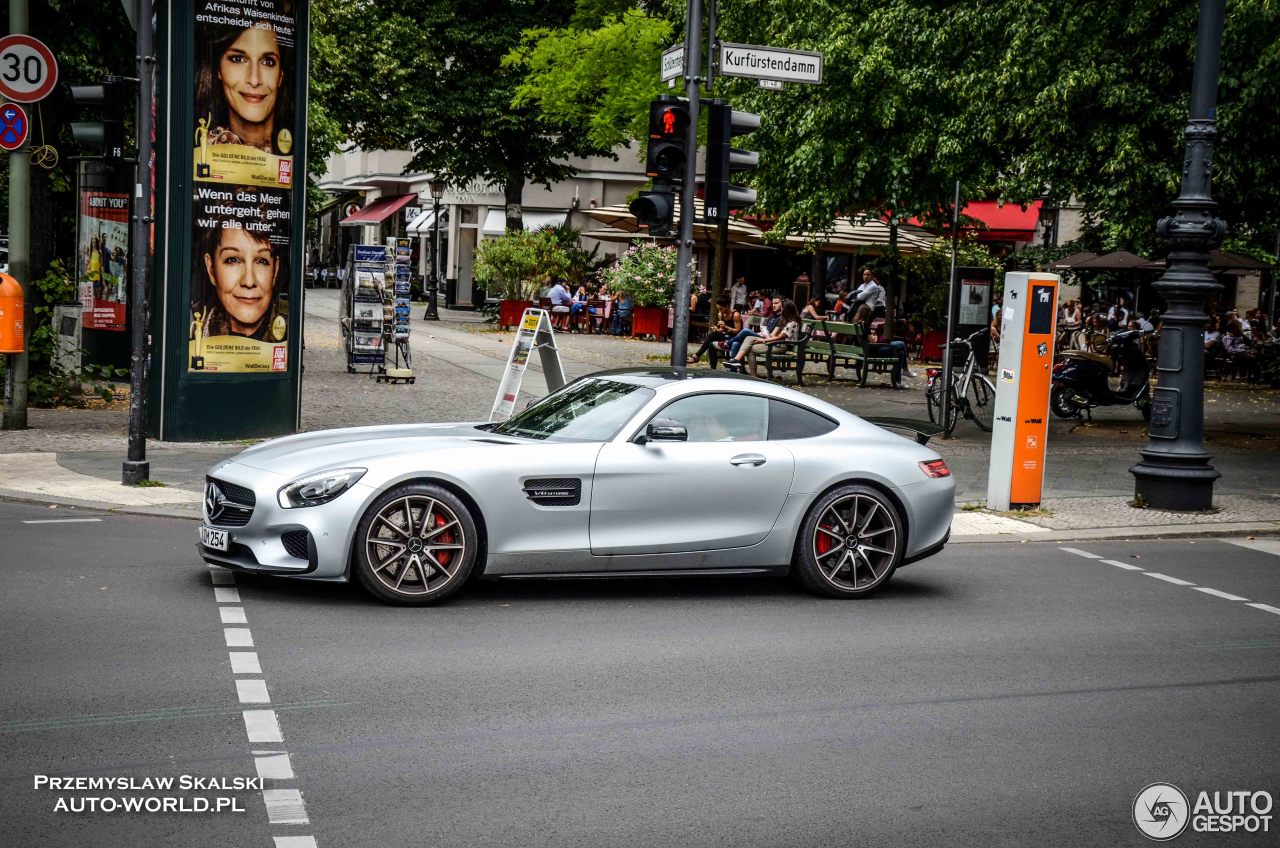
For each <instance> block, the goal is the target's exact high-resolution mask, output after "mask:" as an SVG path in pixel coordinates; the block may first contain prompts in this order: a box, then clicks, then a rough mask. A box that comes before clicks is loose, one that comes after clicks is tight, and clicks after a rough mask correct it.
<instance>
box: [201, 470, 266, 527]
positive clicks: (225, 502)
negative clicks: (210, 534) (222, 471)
mask: <svg viewBox="0 0 1280 848" xmlns="http://www.w3.org/2000/svg"><path fill="white" fill-rule="evenodd" d="M257 502H258V500H257V498H255V497H254V495H253V490H252V489H246V488H245V487H244V486H237V485H236V484H235V483H228V482H227V481H226V480H215V479H213V478H212V477H208V478H205V487H204V514H205V517H207V518H208V519H209V523H210V524H216V525H218V526H219V527H243V526H245V525H246V524H248V523H249V519H250V518H251V517H253V508H254V506H256V505H257Z"/></svg>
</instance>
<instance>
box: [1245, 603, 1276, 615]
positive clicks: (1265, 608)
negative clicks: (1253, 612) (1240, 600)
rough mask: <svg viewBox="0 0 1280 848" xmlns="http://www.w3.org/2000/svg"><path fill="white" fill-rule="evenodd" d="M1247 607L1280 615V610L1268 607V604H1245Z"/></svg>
mask: <svg viewBox="0 0 1280 848" xmlns="http://www.w3.org/2000/svg"><path fill="white" fill-rule="evenodd" d="M1245 606H1248V607H1253V608H1254V609H1260V610H1262V611H1263V612H1273V613H1275V614H1276V615H1280V608H1278V607H1273V606H1268V605H1267V604H1245Z"/></svg>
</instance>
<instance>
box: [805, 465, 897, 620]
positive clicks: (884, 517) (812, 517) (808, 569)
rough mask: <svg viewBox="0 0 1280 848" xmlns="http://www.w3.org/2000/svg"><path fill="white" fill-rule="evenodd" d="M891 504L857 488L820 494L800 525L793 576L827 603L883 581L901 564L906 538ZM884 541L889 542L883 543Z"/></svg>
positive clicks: (873, 588)
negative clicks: (829, 599) (828, 599)
mask: <svg viewBox="0 0 1280 848" xmlns="http://www.w3.org/2000/svg"><path fill="white" fill-rule="evenodd" d="M902 527H903V525H902V517H901V516H900V515H899V514H898V509H897V507H895V506H894V505H893V501H891V500H889V498H887V497H885V496H884V495H883V494H881V493H880V491H879V490H877V489H875V488H872V487H871V486H868V485H865V484H863V483H847V484H845V485H843V486H840V487H838V488H836V489H833V490H832V491H830V492H828V493H827V494H825V495H823V496H822V497H821V498H819V499H818V501H817V502H816V503H815V504H814V505H813V507H812V508H810V510H809V514H808V515H806V516H805V519H804V523H803V524H801V525H800V537H799V539H797V540H796V553H795V562H794V567H793V569H792V570H793V572H794V573H795V575H796V577H797V578H798V579H799V581H800V584H801V585H802V586H804V587H805V588H806V589H808V590H809V591H810V592H813V593H815V594H818V595H824V596H826V597H828V598H860V597H865V596H866V595H869V594H871V593H872V592H874V591H876V590H877V589H879V588H880V587H881V586H883V585H884V584H885V583H887V582H888V581H889V578H890V577H892V576H893V572H894V571H895V570H896V569H897V567H898V565H899V563H901V562H902V554H903V551H904V550H905V549H906V543H907V539H906V534H905V533H904V532H903V529H902ZM886 540H890V541H886Z"/></svg>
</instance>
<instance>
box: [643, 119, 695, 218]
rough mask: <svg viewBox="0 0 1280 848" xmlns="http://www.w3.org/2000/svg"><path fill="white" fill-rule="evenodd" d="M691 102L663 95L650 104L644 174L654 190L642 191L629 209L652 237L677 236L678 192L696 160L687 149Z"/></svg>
mask: <svg viewBox="0 0 1280 848" xmlns="http://www.w3.org/2000/svg"><path fill="white" fill-rule="evenodd" d="M688 129H689V101H688V100H687V99H685V98H683V97H675V96H672V95H669V94H664V95H662V96H661V97H659V98H657V99H656V100H654V101H653V102H651V103H650V104H649V150H648V154H647V155H646V156H645V166H644V172H645V175H646V176H649V177H653V190H652V191H642V192H640V196H639V197H637V198H636V199H635V200H633V201H631V204H630V206H629V207H628V208H630V210H631V214H632V215H635V216H636V221H637V222H638V223H639V224H640V226H641V227H644V228H646V229H648V231H649V233H650V234H651V235H670V234H672V233H674V232H675V212H676V190H677V189H678V188H680V186H681V184H682V183H683V182H684V179H685V172H686V170H687V168H688V165H689V163H690V162H691V161H693V159H694V157H693V156H692V155H690V154H689V152H688V151H687V150H686V149H685V141H686V134H687V131H688Z"/></svg>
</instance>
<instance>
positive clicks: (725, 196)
mask: <svg viewBox="0 0 1280 848" xmlns="http://www.w3.org/2000/svg"><path fill="white" fill-rule="evenodd" d="M758 129H760V116H759V115H753V114H751V113H750V112H738V111H736V110H734V109H731V108H729V104H728V103H726V102H725V101H723V100H712V101H710V103H708V109H707V181H706V190H705V191H704V193H703V202H704V204H705V206H704V210H705V211H704V214H703V216H702V217H703V220H704V221H705V222H706V223H709V224H711V223H717V222H719V221H722V220H726V219H728V217H729V210H730V209H742V208H743V207H746V206H751V205H752V204H753V203H755V202H756V192H755V189H751V188H746V187H745V186H740V185H733V184H732V183H731V182H730V180H732V179H733V175H734V174H735V173H737V172H738V171H746V170H748V169H750V168H754V167H756V166H757V165H759V164H760V154H759V153H756V152H755V151H754V150H737V149H735V148H734V147H732V146H731V142H732V141H733V137H734V136H736V135H746V134H747V133H752V132H755V131H756V130H758Z"/></svg>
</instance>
